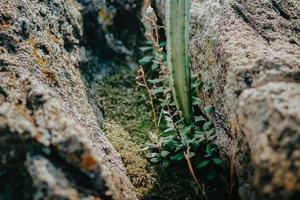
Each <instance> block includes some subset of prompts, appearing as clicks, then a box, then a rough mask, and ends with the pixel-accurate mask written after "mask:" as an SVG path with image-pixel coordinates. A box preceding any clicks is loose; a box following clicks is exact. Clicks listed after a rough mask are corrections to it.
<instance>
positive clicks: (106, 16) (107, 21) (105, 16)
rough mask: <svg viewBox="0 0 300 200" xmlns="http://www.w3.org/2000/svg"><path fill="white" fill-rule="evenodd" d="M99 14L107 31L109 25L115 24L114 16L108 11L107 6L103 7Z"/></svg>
mask: <svg viewBox="0 0 300 200" xmlns="http://www.w3.org/2000/svg"><path fill="white" fill-rule="evenodd" d="M98 16H99V17H100V19H101V22H102V25H103V27H104V30H105V31H106V29H107V27H108V26H109V25H112V24H113V16H112V15H111V14H110V13H108V12H107V11H106V9H105V8H101V9H100V10H99V11H98Z"/></svg>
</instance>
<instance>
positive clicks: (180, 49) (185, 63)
mask: <svg viewBox="0 0 300 200" xmlns="http://www.w3.org/2000/svg"><path fill="white" fill-rule="evenodd" d="M190 3H191V2H190V0H167V1H166V9H167V11H166V24H167V64H168V69H169V71H170V72H171V85H172V93H173V96H174V98H175V102H176V106H177V109H178V110H180V111H181V113H182V117H183V119H184V122H185V124H187V125H191V124H192V123H193V121H194V114H193V107H192V95H191V67H190V61H189V56H188V34H189V33H188V32H189V31H188V27H189V17H190V16H189V13H190V11H189V10H190Z"/></svg>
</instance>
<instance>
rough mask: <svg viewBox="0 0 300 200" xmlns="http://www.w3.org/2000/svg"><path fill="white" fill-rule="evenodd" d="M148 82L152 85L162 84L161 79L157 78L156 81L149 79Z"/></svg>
mask: <svg viewBox="0 0 300 200" xmlns="http://www.w3.org/2000/svg"><path fill="white" fill-rule="evenodd" d="M148 82H149V83H152V84H155V83H161V82H162V80H161V79H159V78H156V79H149V80H148Z"/></svg>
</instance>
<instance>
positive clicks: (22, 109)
mask: <svg viewBox="0 0 300 200" xmlns="http://www.w3.org/2000/svg"><path fill="white" fill-rule="evenodd" d="M16 110H17V111H18V112H19V113H20V115H22V116H23V117H25V118H26V119H27V120H28V121H30V122H31V123H32V124H34V123H35V121H34V119H33V117H31V116H30V115H29V114H28V111H27V110H26V109H25V107H24V106H23V105H22V104H17V105H16Z"/></svg>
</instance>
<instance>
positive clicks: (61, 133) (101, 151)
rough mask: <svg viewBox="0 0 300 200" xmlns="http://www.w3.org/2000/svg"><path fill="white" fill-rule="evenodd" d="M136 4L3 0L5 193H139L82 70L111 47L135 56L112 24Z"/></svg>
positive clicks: (0, 195) (1, 164) (0, 123)
mask: <svg viewBox="0 0 300 200" xmlns="http://www.w3.org/2000/svg"><path fill="white" fill-rule="evenodd" d="M131 8H136V9H137V5H136V4H134V2H132V1H122V2H118V3H113V2H109V3H106V4H105V1H100V0H99V1H96V0H93V1H89V0H86V1H85V0H79V1H78V2H76V1H73V0H66V1H64V0H44V1H39V0H30V1H29V0H13V1H11V0H2V1H1V2H0V199H41V198H42V199H74V200H75V199H116V200H119V199H136V197H135V194H134V192H133V188H132V185H131V183H130V181H129V179H128V177H127V175H126V172H125V169H124V166H123V164H122V162H121V160H120V158H119V154H118V153H117V152H116V151H115V149H114V148H113V147H112V145H111V144H110V142H109V141H108V140H107V139H106V137H105V136H104V134H103V133H102V131H101V130H100V129H99V126H98V123H97V118H96V117H95V115H94V112H93V111H94V110H93V108H92V106H91V104H90V102H89V95H88V93H87V91H86V86H85V85H84V82H85V81H84V80H83V79H84V78H83V77H82V75H81V72H82V71H84V69H86V68H87V67H89V66H90V65H91V66H93V65H97V62H98V61H99V59H100V58H98V55H99V54H101V52H103V49H104V48H106V50H107V51H108V52H114V53H120V52H121V53H122V54H123V55H125V56H127V55H128V54H130V52H129V51H126V49H127V47H126V45H131V44H126V43H123V42H122V37H124V36H122V35H121V34H117V33H118V31H115V32H114V33H116V35H111V34H109V32H108V31H107V30H109V29H110V28H111V27H112V26H113V24H114V23H116V21H115V20H113V19H115V17H114V16H115V15H117V14H120V13H121V14H122V13H123V14H124V12H125V11H126V9H127V10H130V9H131ZM119 10H125V11H124V12H123V11H122V12H119ZM106 11H111V12H106ZM113 11H114V12H113ZM109 13H110V14H109ZM125 13H126V12H125ZM108 16H110V17H111V18H110V17H108ZM105 20H106V21H105ZM109 20H113V21H109ZM91 28H94V31H93V32H90V30H91ZM123 30H125V31H126V29H124V28H123ZM129 30H131V29H129ZM129 32H130V31H129ZM112 42H115V43H112ZM96 56H97V57H96ZM91 61H93V62H91ZM91 63H92V64H91Z"/></svg>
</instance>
